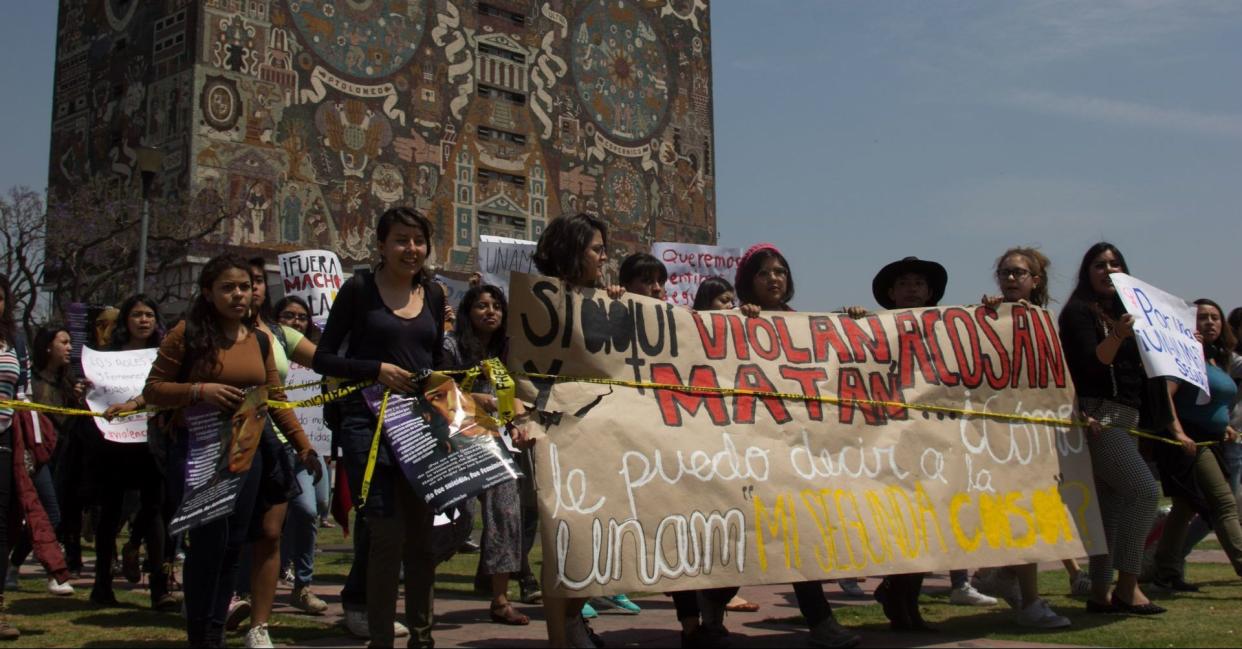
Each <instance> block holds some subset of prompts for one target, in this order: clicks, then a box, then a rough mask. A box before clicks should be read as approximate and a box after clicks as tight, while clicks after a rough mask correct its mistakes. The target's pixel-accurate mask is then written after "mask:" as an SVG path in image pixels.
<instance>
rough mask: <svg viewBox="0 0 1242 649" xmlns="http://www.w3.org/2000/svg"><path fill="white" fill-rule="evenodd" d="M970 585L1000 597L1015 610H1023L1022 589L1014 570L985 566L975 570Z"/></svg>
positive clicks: (985, 593)
mask: <svg viewBox="0 0 1242 649" xmlns="http://www.w3.org/2000/svg"><path fill="white" fill-rule="evenodd" d="M970 585H971V587H973V588H974V589H975V590H976V591H978V592H980V593H983V594H984V595H989V596H992V597H999V598H1001V599H1003V600H1005V603H1006V604H1009V608H1012V609H1013V610H1015V611H1020V610H1022V589H1021V587H1020V586H1018V578H1017V576H1016V575H1014V574H1013V572H1011V571H1009V570H1005V569H1004V568H984V569H983V570H977V571H975V575H974V576H973V577H971V579H970Z"/></svg>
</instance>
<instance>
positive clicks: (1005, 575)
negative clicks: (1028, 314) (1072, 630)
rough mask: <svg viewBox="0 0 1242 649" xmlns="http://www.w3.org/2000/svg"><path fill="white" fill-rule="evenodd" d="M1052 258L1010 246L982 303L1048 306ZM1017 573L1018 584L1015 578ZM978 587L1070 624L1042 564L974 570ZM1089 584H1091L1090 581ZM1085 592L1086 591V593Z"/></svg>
mask: <svg viewBox="0 0 1242 649" xmlns="http://www.w3.org/2000/svg"><path fill="white" fill-rule="evenodd" d="M1051 265H1052V262H1051V261H1049V260H1048V257H1047V256H1045V255H1044V253H1042V252H1040V251H1039V250H1036V249H1035V248H1026V247H1018V248H1010V249H1009V250H1006V251H1005V252H1004V254H1002V255H1001V256H1000V257H999V258H998V259H997V260H996V271H995V279H996V285H997V286H998V287H999V288H1000V291H1001V294H1000V295H996V296H988V295H985V296H983V303H984V305H986V306H987V307H989V308H992V309H995V308H996V307H998V306H1000V305H1001V304H1002V303H1018V302H1020V303H1025V304H1032V305H1034V306H1037V307H1041V308H1047V307H1048V301H1049V297H1048V268H1049V267H1050V266H1051ZM1065 568H1066V570H1067V571H1069V573H1070V588H1071V590H1074V589H1076V588H1077V586H1076V583H1077V582H1078V579H1079V577H1082V578H1084V579H1085V575H1083V574H1082V573H1081V571H1080V570H1079V568H1078V563H1077V562H1076V561H1074V560H1073V559H1067V560H1066V561H1065ZM1015 577H1016V581H1017V584H1016V592H1014V591H1015V588H1014V586H1015V584H1014V582H1013V581H1011V580H1012V579H1014V578H1015ZM974 581H975V583H976V585H977V588H978V589H979V590H980V591H982V592H984V593H986V594H989V595H996V596H1001V597H1004V598H1005V600H1006V601H1007V602H1008V603H1009V605H1010V606H1012V607H1013V608H1014V609H1016V610H1017V611H1018V615H1017V622H1018V624H1019V625H1021V626H1025V627H1030V628H1035V629H1061V628H1065V627H1068V626H1070V621H1069V618H1066V617H1065V616H1063V615H1058V614H1057V613H1056V612H1055V611H1053V610H1052V607H1050V606H1049V605H1048V602H1047V601H1046V600H1044V599H1042V598H1040V596H1039V566H1038V564H1034V563H1028V564H1023V565H1020V566H1011V567H1008V568H985V569H983V570H979V571H977V572H976V573H975V577H974ZM1087 588H1088V589H1089V588H1090V582H1088V586H1087ZM1084 594H1085V593H1084Z"/></svg>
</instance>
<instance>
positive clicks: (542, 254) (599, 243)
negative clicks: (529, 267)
mask: <svg viewBox="0 0 1242 649" xmlns="http://www.w3.org/2000/svg"><path fill="white" fill-rule="evenodd" d="M532 260H533V261H534V263H535V268H537V269H538V270H539V272H540V273H543V274H544V275H547V276H549V277H555V278H557V279H559V280H561V281H563V282H565V283H566V284H568V285H570V286H574V287H580V288H599V287H600V285H601V284H602V283H603V278H604V265H605V264H607V263H608V226H607V225H605V224H604V222H603V221H601V220H599V219H597V218H595V217H593V216H590V215H589V214H575V215H573V216H562V217H559V218H557V219H554V220H553V221H552V222H551V223H549V224H548V227H547V229H545V230H544V231H543V235H542V236H540V237H539V243H538V244H537V245H536V246H535V254H534V256H533V257H532ZM606 290H607V293H608V296H609V297H611V298H613V299H616V298H618V297H620V296H621V295H622V294H623V293H625V289H624V288H622V287H621V286H617V285H612V286H609V287H607V289H606ZM586 604H587V599H586V598H584V597H568V598H562V597H551V596H549V595H547V594H546V593H545V594H544V598H543V608H544V614H545V615H546V616H547V624H548V642H549V643H550V644H551V645H552V646H553V647H586V648H589V647H603V646H604V642H603V640H601V639H600V637H599V636H598V635H596V634H595V632H594V631H592V630H591V626H590V625H589V624H587V622H586V619H584V617H583V614H582V611H583V607H584V606H585V605H586Z"/></svg>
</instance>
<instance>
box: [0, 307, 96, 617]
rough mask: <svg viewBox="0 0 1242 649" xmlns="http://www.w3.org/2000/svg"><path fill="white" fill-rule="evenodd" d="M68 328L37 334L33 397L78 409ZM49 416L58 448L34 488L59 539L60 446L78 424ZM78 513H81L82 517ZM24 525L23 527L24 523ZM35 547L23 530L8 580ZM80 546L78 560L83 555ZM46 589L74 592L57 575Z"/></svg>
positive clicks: (78, 389)
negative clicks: (70, 371) (70, 367)
mask: <svg viewBox="0 0 1242 649" xmlns="http://www.w3.org/2000/svg"><path fill="white" fill-rule="evenodd" d="M70 349H71V343H70V341H69V330H68V329H66V328H64V327H61V326H50V327H43V328H41V329H39V331H38V332H37V333H36V334H35V338H34V344H33V345H32V346H31V354H30V357H31V370H32V371H31V372H30V396H31V398H32V399H33V400H34V402H35V403H44V404H48V405H53V406H60V407H63V408H79V407H81V405H82V394H83V392H84V384H83V382H82V381H76V382H74V381H71V380H70V378H69V371H68V370H69V351H70ZM48 419H50V420H51V421H52V423H53V424H54V425H55V426H56V435H57V443H56V445H57V449H56V454H55V459H53V461H52V462H51V463H49V464H46V465H44V466H42V467H39V469H38V470H37V471H36V472H35V475H34V477H33V480H34V485H35V488H36V489H37V490H38V492H39V501H40V502H41V503H43V509H44V511H45V512H47V515H48V518H49V519H50V520H51V523H52V526H53V527H55V528H56V531H57V539H58V540H59V539H60V538H61V534H60V532H61V528H62V524H63V523H64V519H63V517H62V516H61V514H62V511H63V510H62V509H61V506H60V497H59V494H58V493H57V489H56V480H55V477H54V476H55V473H56V472H57V467H58V460H59V456H60V449H61V447H62V446H63V445H64V443H65V442H64V441H62V440H64V439H65V438H66V437H67V435H66V432H67V431H69V429H70V428H71V427H72V426H74V425H75V424H76V419H77V417H73V416H69V415H60V414H48ZM80 515H81V514H80V512H79V516H80ZM23 527H24V526H23ZM33 549H34V544H33V542H32V539H31V534H30V530H28V529H23V530H22V534H21V536H20V538H18V540H17V543H16V544H15V545H14V546H13V552H12V556H11V557H10V565H9V576H8V581H9V582H11V584H10V586H12V584H16V583H18V577H19V574H20V570H21V566H22V564H23V563H25V561H26V559H27V557H29V556H30V552H31V551H32V550H33ZM80 553H81V549H80V547H79V554H78V557H79V560H80V557H81V554H80ZM47 591H48V592H49V593H51V594H53V595H59V596H68V595H72V594H73V592H74V591H73V585H72V584H70V583H69V582H65V583H63V584H61V583H57V581H56V580H55V579H54V578H51V577H49V578H48V580H47Z"/></svg>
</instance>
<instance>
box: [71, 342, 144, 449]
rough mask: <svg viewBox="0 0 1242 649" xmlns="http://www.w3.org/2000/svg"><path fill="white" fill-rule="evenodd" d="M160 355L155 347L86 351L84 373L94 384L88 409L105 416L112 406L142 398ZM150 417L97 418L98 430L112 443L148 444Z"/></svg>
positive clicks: (138, 415)
mask: <svg viewBox="0 0 1242 649" xmlns="http://www.w3.org/2000/svg"><path fill="white" fill-rule="evenodd" d="M158 352H159V349H158V348H155V347H152V348H150V349H136V350H133V351H128V352H97V351H95V350H93V349H91V348H90V347H84V348H83V349H82V371H83V373H84V374H85V376H86V380H87V381H90V383H91V389H90V390H89V391H88V392H87V393H86V405H87V406H88V407H89V408H90V409H91V410H92V411H94V412H103V411H105V410H107V409H108V407H109V406H113V405H116V404H118V403H125V402H126V401H129V400H130V399H133V398H134V397H136V396H138V395H140V394H142V388H143V387H145V386H146V383H147V374H149V373H150V372H151V365H152V363H154V362H155V355H156V353H158ZM150 417H151V415H150V413H145V412H143V413H138V414H135V415H130V416H128V417H117V418H115V419H113V420H111V421H109V420H107V419H104V418H103V417H95V426H97V427H98V428H99V432H101V433H103V436H104V439H106V440H108V441H109V442H120V443H122V444H138V443H145V442H146V441H147V419H150Z"/></svg>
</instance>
